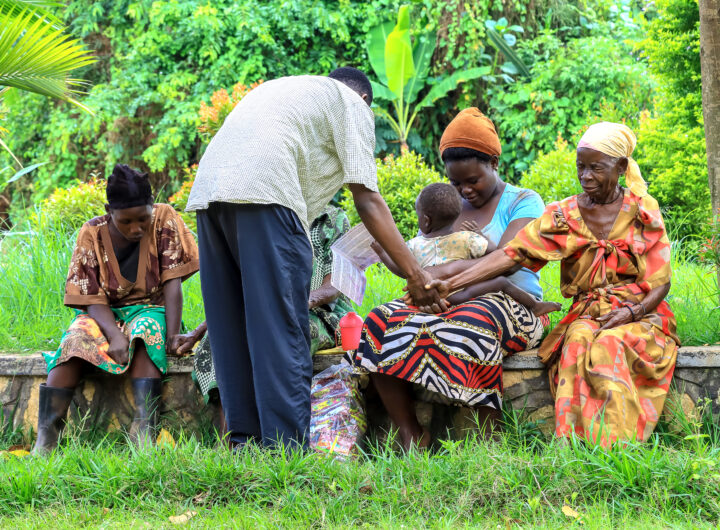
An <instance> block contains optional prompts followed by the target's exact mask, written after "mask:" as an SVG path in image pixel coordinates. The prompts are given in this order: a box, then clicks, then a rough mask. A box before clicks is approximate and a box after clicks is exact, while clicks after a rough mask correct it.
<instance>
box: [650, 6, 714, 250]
mask: <svg viewBox="0 0 720 530" xmlns="http://www.w3.org/2000/svg"><path fill="white" fill-rule="evenodd" d="M655 5H656V8H657V14H656V16H655V18H653V19H652V20H650V22H649V23H648V24H647V28H646V29H647V37H646V38H645V40H643V41H642V43H641V46H640V47H641V49H642V52H643V54H644V56H646V57H647V58H648V61H649V64H650V70H651V71H652V73H653V75H654V76H655V77H656V78H657V79H658V81H659V84H660V88H659V90H658V97H657V101H656V111H655V113H654V114H653V116H652V117H650V118H648V119H646V120H644V121H643V124H642V125H641V127H640V134H639V139H640V141H639V144H638V153H637V157H636V158H637V159H638V163H639V164H640V166H641V167H642V169H643V171H644V174H645V177H646V178H647V179H648V180H649V182H650V193H652V194H653V195H654V196H655V197H656V198H657V199H658V201H659V203H660V204H661V205H662V206H663V209H664V210H665V217H666V220H667V221H668V225H669V228H670V229H671V231H672V232H675V234H676V235H677V236H678V237H684V236H692V235H703V234H704V233H705V232H706V231H707V226H708V220H709V218H710V215H711V207H710V191H709V188H708V174H707V158H706V154H705V132H704V129H703V123H702V97H701V84H700V53H699V52H700V33H699V31H700V30H699V17H700V15H699V11H698V3H697V0H658V1H657V2H656V3H655Z"/></svg>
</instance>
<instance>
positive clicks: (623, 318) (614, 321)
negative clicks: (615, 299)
mask: <svg viewBox="0 0 720 530" xmlns="http://www.w3.org/2000/svg"><path fill="white" fill-rule="evenodd" d="M595 320H596V321H597V322H598V323H599V324H601V327H600V329H598V330H597V332H600V331H603V330H606V329H612V328H616V327H618V326H622V325H623V324H629V323H630V322H632V321H633V314H632V311H630V308H629V307H626V306H623V307H618V308H617V309H613V310H612V311H610V312H609V313H607V314H606V315H603V316H601V317H598V318H596V319H595ZM597 332H596V333H597Z"/></svg>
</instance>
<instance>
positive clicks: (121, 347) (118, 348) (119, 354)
mask: <svg viewBox="0 0 720 530" xmlns="http://www.w3.org/2000/svg"><path fill="white" fill-rule="evenodd" d="M108 344H109V347H108V351H107V353H108V355H109V356H110V358H111V359H112V360H113V361H115V362H116V363H117V364H122V365H125V364H127V363H128V360H129V357H130V354H129V352H128V348H129V347H130V341H128V339H127V337H126V336H125V335H124V334H123V332H122V331H120V330H118V332H117V333H114V334H113V336H112V337H111V338H110V339H108Z"/></svg>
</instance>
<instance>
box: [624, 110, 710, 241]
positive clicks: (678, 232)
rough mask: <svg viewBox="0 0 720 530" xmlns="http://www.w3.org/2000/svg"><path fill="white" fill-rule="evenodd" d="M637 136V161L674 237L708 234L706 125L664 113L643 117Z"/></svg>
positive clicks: (708, 193) (708, 204)
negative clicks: (686, 123)
mask: <svg viewBox="0 0 720 530" xmlns="http://www.w3.org/2000/svg"><path fill="white" fill-rule="evenodd" d="M638 136H639V143H638V146H639V153H638V161H639V163H640V164H641V167H642V168H643V170H644V171H645V177H646V179H647V180H648V182H649V191H650V194H651V195H652V196H653V197H655V199H657V201H658V203H660V206H661V207H662V209H663V212H664V217H665V222H666V224H667V226H668V232H669V233H670V234H671V235H672V236H673V237H675V238H683V237H691V236H705V235H707V232H708V224H707V220H708V218H710V216H711V213H712V208H711V206H710V188H709V187H708V172H707V158H706V155H705V132H704V130H703V128H702V127H699V126H698V127H686V126H683V125H682V124H680V123H678V122H675V121H674V120H672V119H670V118H669V117H668V116H667V115H661V116H659V117H648V118H647V119H645V120H643V123H642V124H641V126H640V130H639V135H638Z"/></svg>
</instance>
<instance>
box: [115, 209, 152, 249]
mask: <svg viewBox="0 0 720 530" xmlns="http://www.w3.org/2000/svg"><path fill="white" fill-rule="evenodd" d="M152 211H153V209H152V206H151V205H149V204H148V205H145V206H133V207H132V208H123V209H121V210H112V209H109V208H108V213H109V214H110V219H111V222H112V224H113V226H115V228H117V231H118V232H120V234H121V235H122V236H123V237H124V238H125V239H127V240H128V241H131V242H133V243H136V242H138V241H140V240H141V239H142V238H143V236H144V235H145V234H147V233H148V232H149V231H150V222H151V221H152Z"/></svg>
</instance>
